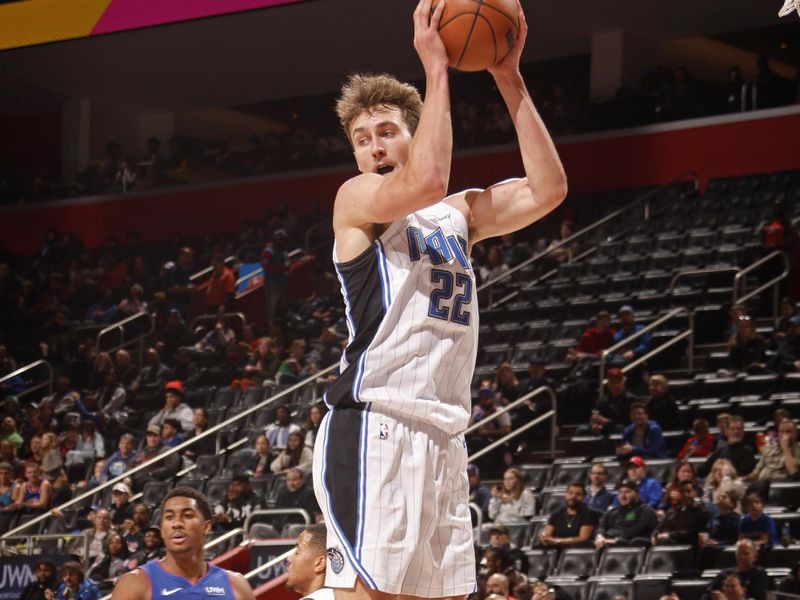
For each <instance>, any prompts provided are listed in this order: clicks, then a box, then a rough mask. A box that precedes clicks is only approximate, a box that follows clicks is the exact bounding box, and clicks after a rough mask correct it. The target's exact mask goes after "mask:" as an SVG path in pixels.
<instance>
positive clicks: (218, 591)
mask: <svg viewBox="0 0 800 600" xmlns="http://www.w3.org/2000/svg"><path fill="white" fill-rule="evenodd" d="M203 589H204V590H205V592H206V594H208V595H209V596H224V595H225V588H224V587H221V586H218V585H207V586H206V587H205V588H203Z"/></svg>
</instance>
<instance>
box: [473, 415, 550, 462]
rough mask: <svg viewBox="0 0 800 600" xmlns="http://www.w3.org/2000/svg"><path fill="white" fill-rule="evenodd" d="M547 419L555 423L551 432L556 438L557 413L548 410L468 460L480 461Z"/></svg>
mask: <svg viewBox="0 0 800 600" xmlns="http://www.w3.org/2000/svg"><path fill="white" fill-rule="evenodd" d="M546 419H551V420H552V421H553V423H552V425H551V430H552V431H551V437H555V430H556V411H555V410H548V411H547V412H546V413H544V414H542V415H539V416H538V417H536V418H535V419H534V420H533V421H528V422H527V423H525V424H524V425H520V426H519V427H517V428H516V429H515V430H514V431H512V432H510V433H509V434H508V435H505V436H503V437H501V438H500V439H498V440H495V441H494V442H492V443H491V444H489V445H488V446H486V447H485V448H481V449H480V450H478V451H477V452H475V454H473V455H472V456H470V457H469V458H468V459H467V460H469V461H470V462H472V461H475V460H477V459H479V458H480V457H482V456H483V455H485V454H488V453H489V452H491V451H492V450H494V449H495V448H497V447H499V446H502V445H503V444H505V443H506V442H508V441H509V440H512V439H513V438H515V437H517V436H518V435H519V434H520V433H525V432H526V431H528V429H530V428H531V427H534V426H535V425H538V424H539V423H541V422H542V421H545V420H546ZM551 453H552V455H553V456H555V446H554V445H551Z"/></svg>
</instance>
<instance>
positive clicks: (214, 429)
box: [0, 363, 339, 540]
mask: <svg viewBox="0 0 800 600" xmlns="http://www.w3.org/2000/svg"><path fill="white" fill-rule="evenodd" d="M338 366H339V363H336V364H333V365H330V366H329V367H326V368H325V369H322V370H321V371H319V372H317V373H314V374H313V375H311V376H310V377H307V378H306V379H303V380H302V381H299V382H298V383H296V384H294V385H292V386H290V387H288V388H286V389H285V390H283V391H280V392H278V393H277V394H275V395H274V396H271V397H269V398H266V399H265V400H262V401H261V402H259V403H257V404H255V405H253V406H251V407H250V408H245V409H242V411H241V412H239V413H237V414H236V415H234V416H232V417H230V418H228V419H225V420H224V421H222V422H221V423H218V424H217V425H214V426H213V427H209V428H208V429H206V430H205V431H203V432H202V433H200V434H199V435H197V436H194V437H192V438H189V439H188V440H186V441H185V442H181V443H180V444H178V445H177V446H174V447H172V448H168V449H166V450H164V451H163V452H162V453H161V454H159V455H158V456H155V457H153V458H152V459H151V460H149V461H147V462H145V463H142V464H141V465H138V466H136V467H132V468H130V469H128V470H127V471H125V472H124V473H122V474H120V475H117V476H116V477H114V478H112V479H109V480H108V481H106V482H105V483H101V484H100V485H99V486H96V487H94V488H92V489H91V490H88V491H86V492H84V493H83V494H80V495H78V496H76V497H74V498H72V499H71V500H68V501H67V502H65V503H64V504H62V505H61V506H58V507H56V508H55V509H51V510H49V511H47V512H46V513H44V514H41V515H39V516H37V517H35V518H33V519H31V520H30V521H27V522H25V523H23V524H21V525H19V526H17V527H15V528H14V529H12V530H10V531H8V532H6V533H4V534H3V535H0V540H3V539H6V538H9V537H12V536H13V535H14V534H16V533H19V532H20V531H24V530H25V529H28V528H29V527H32V526H33V525H36V524H37V523H41V522H42V521H44V520H46V519H48V518H49V517H50V516H51V515H52V514H53V510H61V511H63V510H64V509H65V508H67V507H69V506H72V505H73V504H77V503H79V502H81V501H82V500H85V499H87V498H90V497H92V496H94V495H95V494H96V493H97V492H99V491H102V490H106V489H108V488H110V487H112V486H113V485H114V484H116V483H119V482H120V481H123V480H124V479H126V478H127V477H130V476H131V475H134V474H136V473H138V472H139V471H142V470H144V469H146V468H149V467H152V466H153V465H154V464H156V463H158V462H161V461H162V460H164V459H165V458H167V457H168V456H170V455H172V454H175V453H176V452H183V451H184V450H186V449H187V448H189V447H191V446H192V444H194V443H196V442H199V441H200V440H202V439H205V438H207V437H208V436H210V435H214V434H216V433H217V432H218V431H221V430H223V429H224V428H226V427H228V426H229V425H232V424H233V423H236V422H237V421H239V420H240V419H243V418H245V417H247V416H249V415H251V414H252V413H254V412H256V411H258V410H261V409H263V408H266V407H267V406H269V405H270V404H272V403H273V402H275V401H277V400H280V399H281V398H283V397H285V396H288V395H290V394H292V393H293V392H295V391H296V390H299V389H301V388H303V387H305V386H306V385H309V384H316V381H317V379H318V378H319V377H321V376H323V375H327V374H328V373H331V372H332V371H333V370H334V369H336V368H337V367H338Z"/></svg>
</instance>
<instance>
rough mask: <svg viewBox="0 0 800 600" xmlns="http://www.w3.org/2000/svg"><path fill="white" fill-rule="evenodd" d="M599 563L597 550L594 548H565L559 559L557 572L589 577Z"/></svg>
mask: <svg viewBox="0 0 800 600" xmlns="http://www.w3.org/2000/svg"><path fill="white" fill-rule="evenodd" d="M596 565H597V550H595V549H594V548H565V549H564V550H562V551H561V556H560V557H559V559H558V567H557V568H556V573H558V574H559V575H562V576H563V575H570V576H574V577H579V578H585V577H589V576H590V575H592V574H593V573H594V570H595V567H596Z"/></svg>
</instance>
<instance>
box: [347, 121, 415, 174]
mask: <svg viewBox="0 0 800 600" xmlns="http://www.w3.org/2000/svg"><path fill="white" fill-rule="evenodd" d="M350 140H351V142H352V143H353V155H354V156H355V159H356V164H357V165H358V170H359V171H361V172H362V173H379V174H381V175H387V174H389V173H391V172H392V171H393V170H395V169H397V168H400V167H402V166H403V165H405V164H406V161H407V160H408V149H409V146H410V144H411V132H410V131H409V130H408V126H407V125H406V123H405V120H404V119H403V116H402V114H401V112H400V109H399V108H397V107H394V106H393V107H379V108H374V109H372V110H371V111H364V112H362V113H361V114H360V115H359V116H358V117H356V118H355V119H354V120H353V123H352V125H351V126H350Z"/></svg>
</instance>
